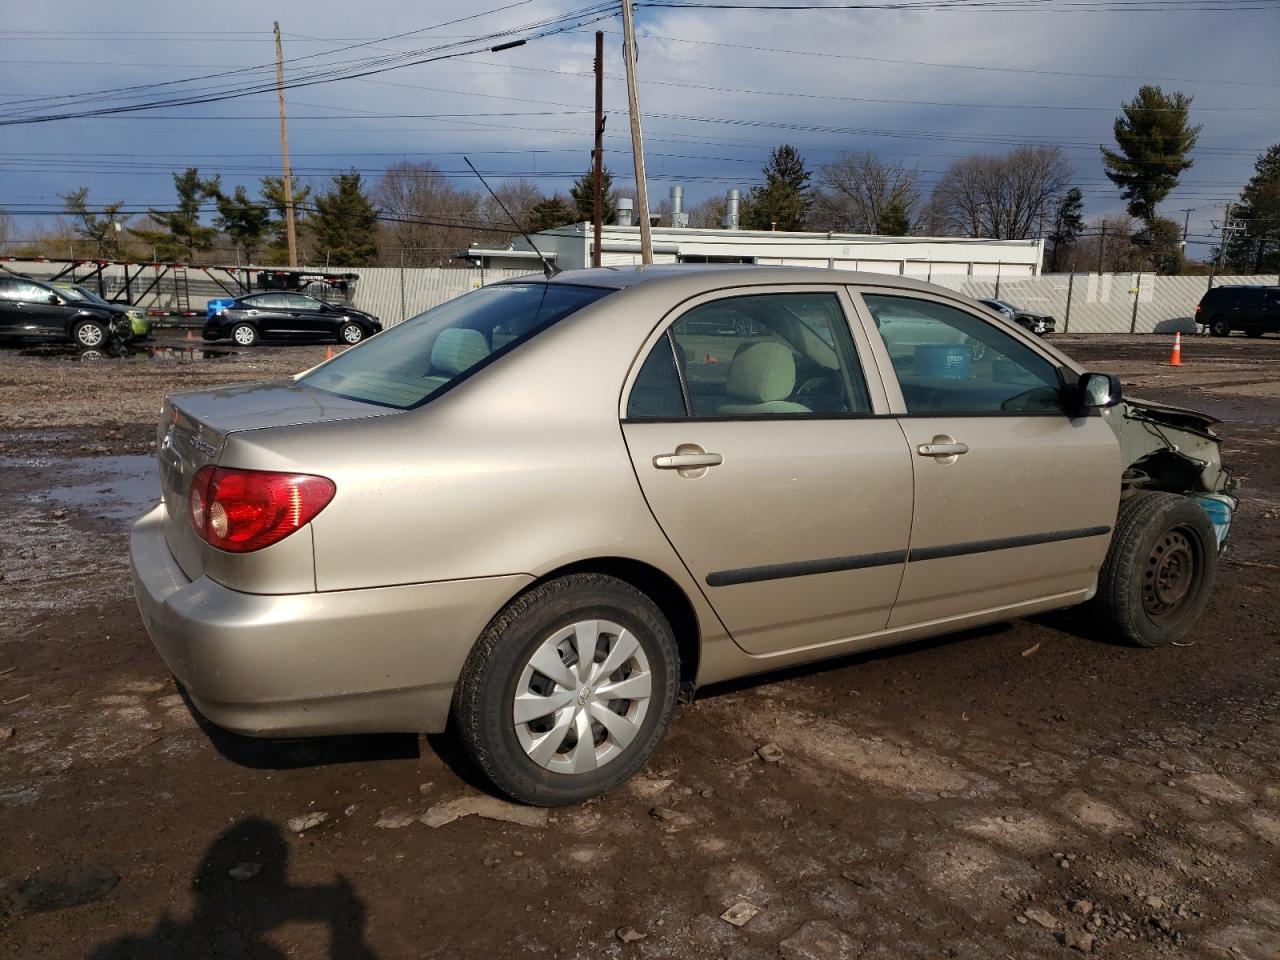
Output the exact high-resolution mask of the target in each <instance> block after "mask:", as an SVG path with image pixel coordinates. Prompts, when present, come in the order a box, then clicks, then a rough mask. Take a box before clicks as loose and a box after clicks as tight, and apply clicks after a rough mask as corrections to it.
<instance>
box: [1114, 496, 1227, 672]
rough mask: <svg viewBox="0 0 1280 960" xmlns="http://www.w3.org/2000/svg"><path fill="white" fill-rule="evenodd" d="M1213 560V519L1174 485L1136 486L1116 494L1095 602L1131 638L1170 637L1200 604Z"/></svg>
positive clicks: (1184, 627)
mask: <svg viewBox="0 0 1280 960" xmlns="http://www.w3.org/2000/svg"><path fill="white" fill-rule="evenodd" d="M1217 562H1218V541H1217V537H1216V536H1215V534H1214V530H1213V524H1212V523H1211V522H1210V521H1209V517H1208V515H1207V514H1206V513H1205V512H1204V510H1202V509H1201V508H1200V506H1199V505H1198V504H1196V503H1195V502H1194V501H1193V500H1191V499H1190V498H1188V497H1184V496H1180V495H1178V494H1174V493H1154V492H1153V493H1139V494H1135V495H1134V496H1131V497H1129V498H1127V499H1125V500H1122V501H1121V502H1120V512H1119V515H1118V516H1117V517H1116V528H1115V534H1114V535H1113V536H1112V539H1111V548H1110V550H1108V551H1107V557H1106V560H1105V561H1104V562H1103V565H1102V570H1101V571H1100V572H1099V574H1098V594H1097V597H1096V598H1095V600H1094V606H1095V609H1096V611H1097V612H1098V613H1099V614H1101V617H1102V619H1103V620H1104V622H1105V623H1106V625H1107V626H1108V627H1109V629H1110V630H1111V632H1112V633H1113V634H1115V635H1116V636H1118V637H1120V638H1122V639H1124V640H1128V641H1129V642H1130V643H1136V644H1138V645H1139V646H1143V647H1162V646H1164V645H1165V644H1169V643H1174V642H1176V641H1178V640H1181V639H1182V638H1183V637H1184V636H1186V635H1187V633H1188V632H1189V631H1190V630H1191V628H1192V627H1194V626H1195V624H1196V621H1197V620H1199V619H1200V614H1201V613H1203V612H1204V608H1205V604H1207V603H1208V602H1209V593H1210V591H1211V590H1212V589H1213V577H1214V571H1215V569H1216V567H1217Z"/></svg>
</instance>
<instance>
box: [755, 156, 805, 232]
mask: <svg viewBox="0 0 1280 960" xmlns="http://www.w3.org/2000/svg"><path fill="white" fill-rule="evenodd" d="M762 172H763V173H764V178H765V184H764V186H763V187H758V186H757V187H752V188H751V193H750V194H748V196H747V201H746V210H745V211H743V215H742V225H743V226H744V227H746V228H747V229H748V230H771V229H778V230H803V229H804V227H805V223H806V221H807V220H808V216H809V207H810V205H811V204H812V202H813V197H812V192H811V190H810V187H809V176H810V174H809V171H808V170H806V169H805V166H804V160H803V159H802V158H801V157H800V153H799V151H797V150H796V148H795V147H793V146H791V145H790V144H786V143H784V144H782V146H780V147H778V148H776V149H775V150H774V151H773V152H772V153H770V154H769V162H768V163H767V164H765V166H764V169H763V171H762Z"/></svg>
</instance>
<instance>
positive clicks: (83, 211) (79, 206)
mask: <svg viewBox="0 0 1280 960" xmlns="http://www.w3.org/2000/svg"><path fill="white" fill-rule="evenodd" d="M58 196H60V197H61V198H62V204H63V207H64V208H65V209H66V211H67V213H69V214H71V216H73V217H75V218H76V220H77V221H78V222H77V223H76V225H75V226H74V227H73V228H72V229H74V230H75V232H76V236H78V237H83V238H84V239H85V240H88V241H89V242H90V243H91V244H93V249H94V254H95V255H96V256H99V257H108V256H112V255H116V256H118V255H119V253H120V231H119V230H118V229H117V224H120V225H121V226H122V225H123V223H122V221H121V220H120V210H121V208H122V207H123V206H124V201H123V200H119V201H117V202H115V203H108V204H107V205H106V206H104V207H103V208H102V212H101V213H91V212H90V211H89V188H88V187H81V188H80V189H79V190H72V191H71V192H70V193H60V194H58Z"/></svg>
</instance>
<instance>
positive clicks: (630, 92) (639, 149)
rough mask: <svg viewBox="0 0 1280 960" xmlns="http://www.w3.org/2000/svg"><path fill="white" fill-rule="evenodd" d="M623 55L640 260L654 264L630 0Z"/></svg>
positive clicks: (625, 13) (624, 0)
mask: <svg viewBox="0 0 1280 960" xmlns="http://www.w3.org/2000/svg"><path fill="white" fill-rule="evenodd" d="M622 47H623V51H622V56H623V59H624V60H625V61H626V63H627V107H628V109H629V110H630V111H631V156H632V159H633V160H634V161H635V168H636V206H638V207H639V208H640V210H639V214H640V262H641V263H644V264H649V263H653V232H652V231H651V230H650V228H649V188H648V186H647V185H646V184H645V178H644V136H643V134H641V132H640V95H639V94H638V93H637V92H636V34H635V13H634V12H633V11H632V9H631V0H622Z"/></svg>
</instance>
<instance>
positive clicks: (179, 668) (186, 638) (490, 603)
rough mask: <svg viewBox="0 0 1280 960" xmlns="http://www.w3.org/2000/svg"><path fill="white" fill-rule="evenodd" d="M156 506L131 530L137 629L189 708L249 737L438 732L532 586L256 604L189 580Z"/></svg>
mask: <svg viewBox="0 0 1280 960" xmlns="http://www.w3.org/2000/svg"><path fill="white" fill-rule="evenodd" d="M164 524H165V511H164V507H163V505H161V506H159V507H157V508H156V509H155V510H153V511H151V512H150V513H148V514H146V515H145V516H143V517H142V518H141V519H139V520H138V521H137V523H135V524H134V527H133V531H132V536H131V540H130V559H131V562H132V569H133V582H134V590H135V593H136V595H137V601H138V609H139V611H140V612H141V614H142V620H143V623H144V624H145V625H146V628H147V632H148V633H149V634H150V635H151V639H152V642H153V643H154V644H155V646H156V650H157V651H158V652H159V653H160V656H161V658H163V660H164V662H165V664H166V665H167V666H168V667H169V669H170V670H171V671H172V672H173V674H174V675H175V676H176V677H177V678H178V680H179V681H181V682H182V684H183V685H184V686H185V687H186V689H187V692H188V694H189V695H190V697H191V700H192V701H193V702H194V703H195V705H196V706H197V707H198V708H199V710H200V712H201V713H203V714H204V715H205V716H206V717H207V718H208V719H209V720H211V721H212V722H213V723H215V724H217V725H218V726H220V727H224V728H226V729H228V730H231V731H232V732H235V733H240V734H245V735H248V736H263V737H292V736H315V735H322V734H338V733H392V732H425V733H437V732H440V731H442V730H443V729H444V728H445V724H446V723H447V721H448V716H449V705H450V702H451V701H452V698H453V688H454V684H455V682H456V681H457V678H458V674H459V673H460V672H461V670H462V666H463V663H464V662H465V660H466V657H467V655H468V653H470V651H471V647H472V645H473V644H474V642H475V640H476V638H477V637H478V636H479V635H480V633H481V632H482V631H483V630H484V627H485V625H486V624H487V623H488V621H489V620H490V619H491V618H492V617H493V615H494V614H495V613H496V612H497V611H498V610H499V609H501V607H502V606H503V604H504V603H506V601H507V600H509V599H510V598H511V597H512V596H514V595H515V594H516V593H517V592H518V591H519V590H520V589H522V588H523V587H524V586H525V585H527V584H528V583H530V582H531V580H532V578H530V577H527V576H522V575H516V576H505V577H486V578H480V579H473V580H453V581H445V582H439V583H424V584H410V585H406V586H397V587H378V588H374V589H367V590H343V591H333V592H324V593H304V594H285V595H261V594H249V593H240V592H238V591H235V590H230V589H228V588H227V587H224V586H222V585H221V584H218V583H215V582H214V581H212V580H210V579H209V578H207V577H201V578H199V579H197V580H189V579H187V577H186V576H185V574H183V572H182V569H181V568H180V567H179V566H178V564H177V562H176V561H174V559H173V557H172V555H171V554H170V553H169V548H168V545H167V544H166V542H165V538H164Z"/></svg>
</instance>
